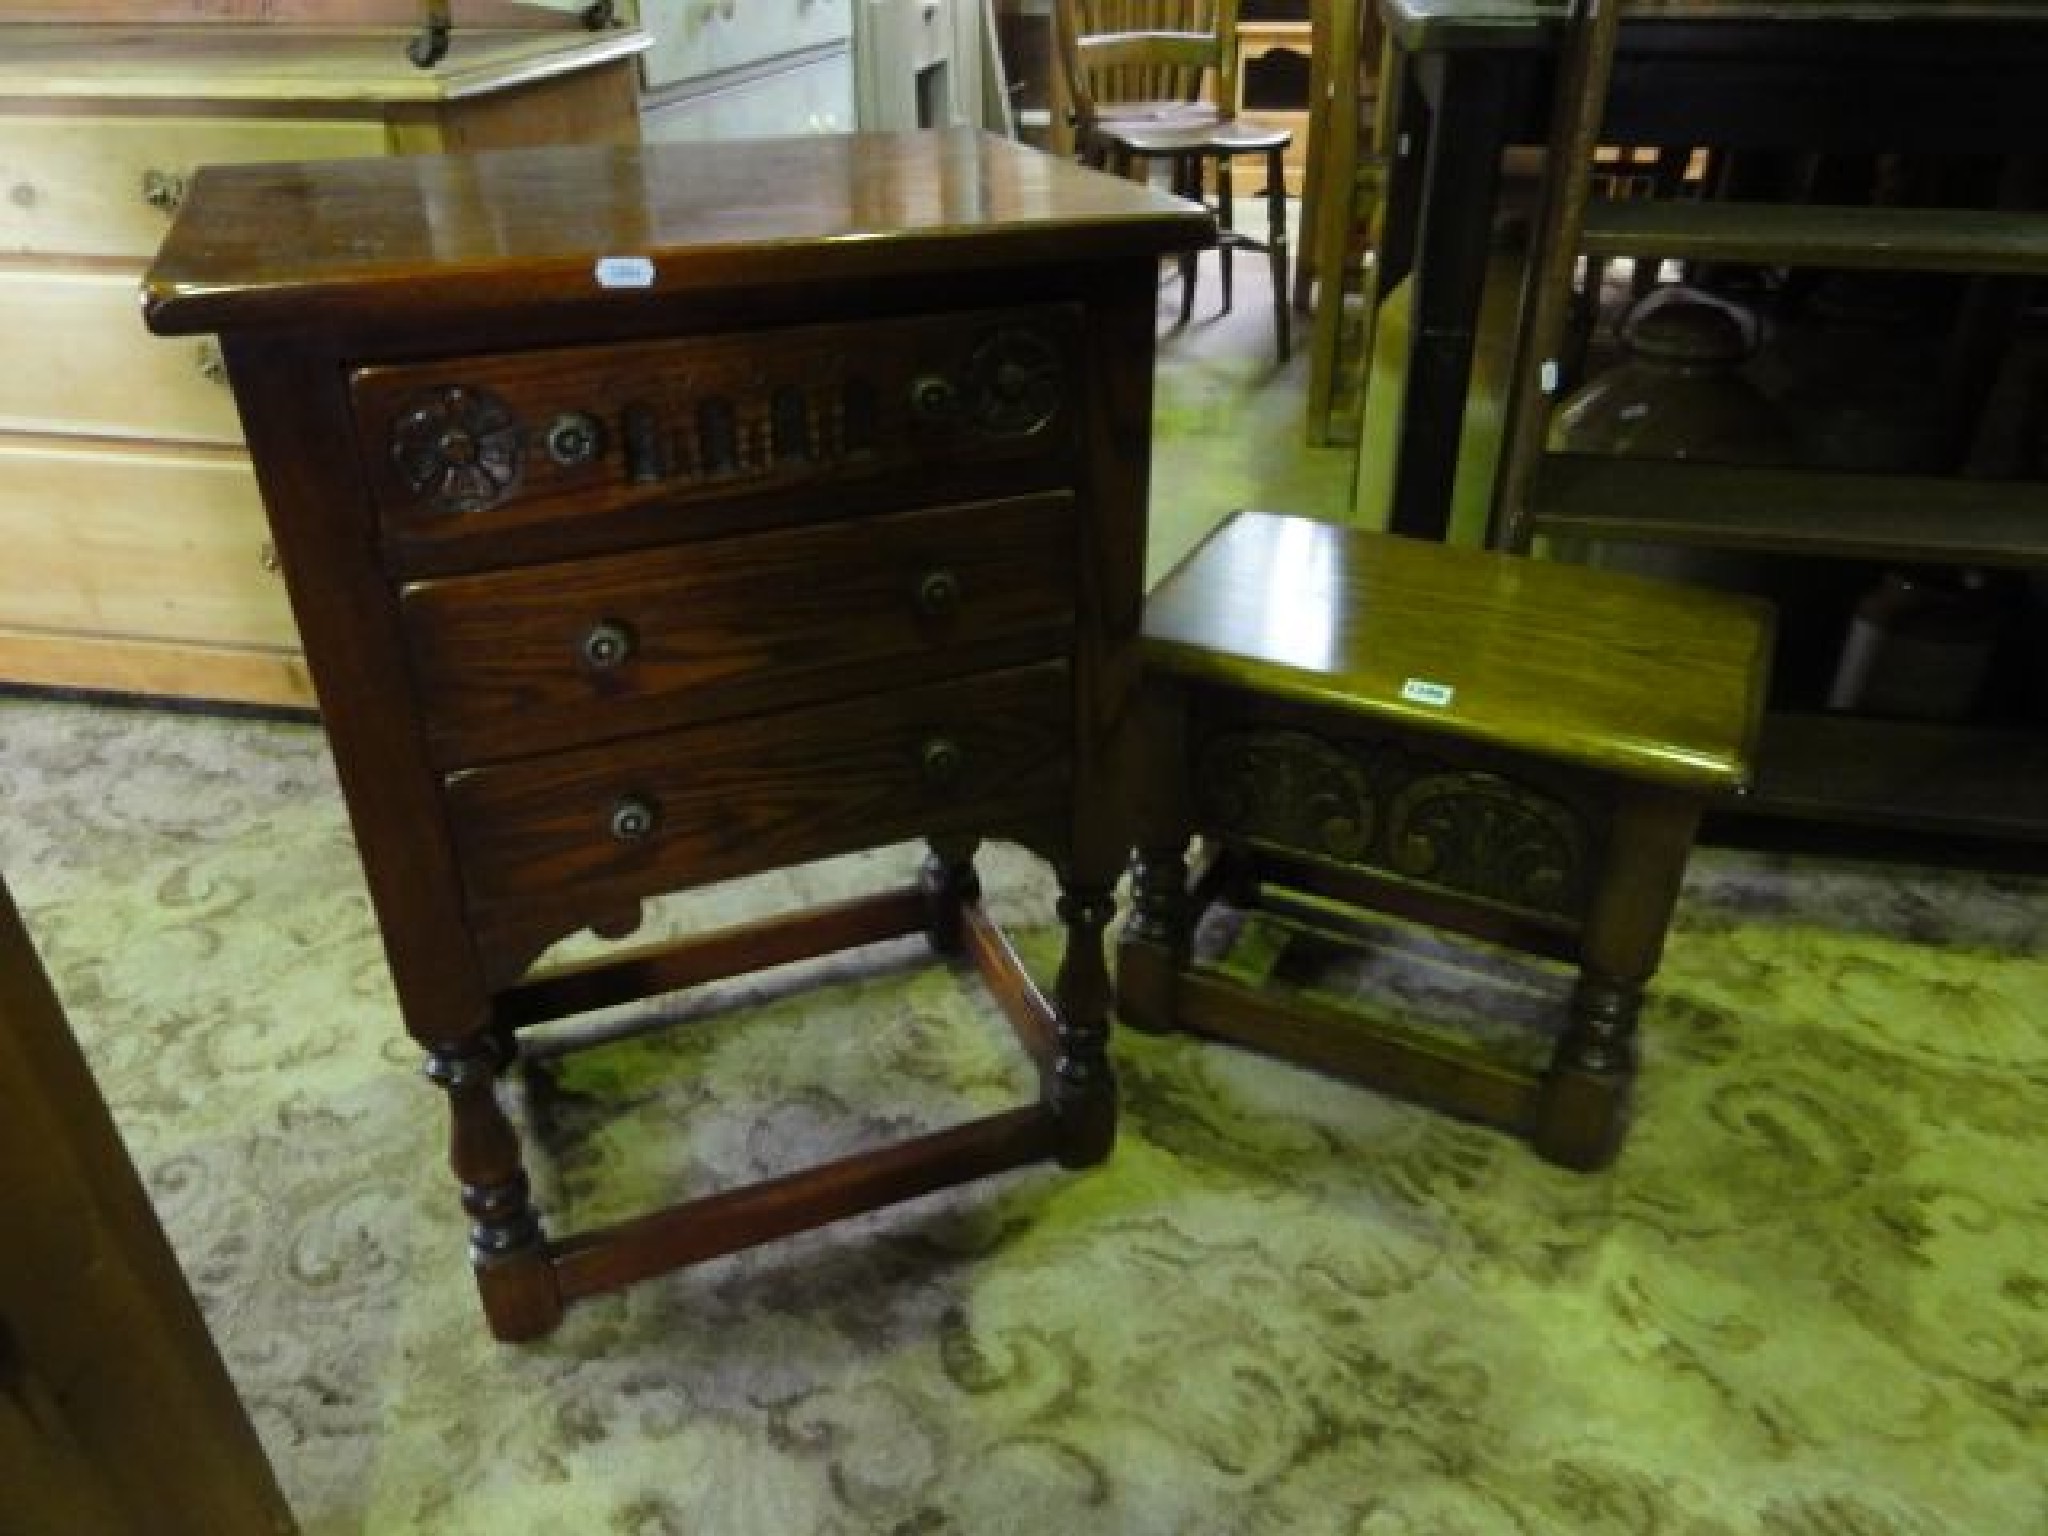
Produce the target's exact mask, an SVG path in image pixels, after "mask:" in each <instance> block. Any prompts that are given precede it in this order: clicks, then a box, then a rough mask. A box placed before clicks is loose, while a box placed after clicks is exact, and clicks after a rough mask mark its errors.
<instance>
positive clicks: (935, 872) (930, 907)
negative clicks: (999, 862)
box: [917, 837, 981, 955]
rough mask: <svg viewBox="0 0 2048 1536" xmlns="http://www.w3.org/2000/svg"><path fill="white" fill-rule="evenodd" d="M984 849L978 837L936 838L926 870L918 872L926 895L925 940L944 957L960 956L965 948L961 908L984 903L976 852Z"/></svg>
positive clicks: (926, 863)
mask: <svg viewBox="0 0 2048 1536" xmlns="http://www.w3.org/2000/svg"><path fill="white" fill-rule="evenodd" d="M980 846H981V839H980V838H976V837H935V838H933V839H932V840H931V853H930V854H929V855H927V856H926V858H925V861H924V867H923V868H922V869H921V870H919V871H918V877H917V884H918V888H919V889H920V890H921V891H923V892H924V910H925V920H924V921H925V938H926V940H927V942H929V943H930V945H931V947H932V948H933V949H934V950H936V951H937V952H938V953H940V954H942V955H957V954H959V953H960V949H961V943H962V939H961V932H960V924H961V909H962V908H963V907H964V906H966V905H967V903H969V902H972V901H979V900H981V876H980V874H978V873H977V872H976V870H975V868H974V853H975V850H976V849H977V848H979V847H980Z"/></svg>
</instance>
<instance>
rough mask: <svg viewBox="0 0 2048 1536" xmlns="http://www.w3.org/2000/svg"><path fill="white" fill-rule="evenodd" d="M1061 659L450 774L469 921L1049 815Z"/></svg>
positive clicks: (1060, 759)
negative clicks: (475, 915) (478, 915)
mask: <svg viewBox="0 0 2048 1536" xmlns="http://www.w3.org/2000/svg"><path fill="white" fill-rule="evenodd" d="M1073 719H1074V709H1073V700H1072V685H1071V682H1070V680H1069V674H1068V671H1067V668H1066V665H1065V664H1064V663H1063V662H1053V663H1047V664H1045V665H1041V666H1034V667H1020V668H1016V669H1013V670H1009V671H1002V672H994V673H988V674H984V675H982V676H977V677H970V678H964V679H961V680H958V681H954V682H949V683H944V684H939V685H936V686H932V687H926V688H915V689H906V690H904V691H903V692H900V693H896V694H886V695H877V696H869V697H863V698H858V699H850V700H845V701H842V702H838V703H833V704H828V705H823V706H820V707H817V708H814V709H806V710H798V711H794V712H791V713H787V714H776V715H761V716H756V717H753V718H749V719H743V720H739V721H734V722H729V723H726V724H721V725H715V726H704V727H700V728H697V729H694V730H684V731H672V732H667V733H664V734H662V735H658V736H648V737H641V738H638V739H635V740H632V741H627V742H621V743H614V744H612V745H609V746H603V747H591V748H586V749H583V750H580V751H575V752H567V753H563V754H560V755H558V756H554V757H547V758H539V759H535V760H532V761H528V762H519V763H508V764H504V765H500V766H497V767H490V768H480V769H474V770H471V771H467V772H463V773H458V774H454V775H452V776H451V777H450V778H449V780H448V783H447V804H448V811H449V818H450V822H451V824H452V826H453V828H454V833H455V840H456V846H457V850H458V854H459V856H460V858H461V861H462V865H463V870H464V876H465V879H466V881H467V886H468V897H469V902H470V905H471V907H472V909H474V910H476V911H479V912H483V911H502V910H504V909H506V908H508V907H521V906H526V907H535V908H541V909H544V910H545V911H546V912H548V913H549V914H553V915H559V914H560V912H561V909H562V906H563V903H564V900H565V899H571V900H573V899H574V896H575V895H577V894H581V895H586V896H589V897H591V898H593V899H600V900H603V901H605V902H616V901H620V900H630V899H638V898H640V897H644V896H652V895H656V894H659V893H660V892H663V891H670V890H678V889H681V888H683V887H685V886H692V885H701V884H706V883H708V882H710V881H714V880H723V879H729V878H732V877H734V876H737V875H742V874H747V873H750V872H752V871H755V870H762V869H770V868H775V867H777V866H780V865H785V864H794V863H800V862H802V861H804V860H807V859H815V858H824V857H826V856H828V855H830V854H835V853H846V852H850V851H851V850H853V849H856V848H866V847H873V846H876V845H879V844H882V843H891V842H899V841H902V840H904V839H906V838H912V837H918V836H923V835H929V834H933V833H938V832H947V831H960V832H972V831H994V830H996V829H997V828H999V827H1000V826H1002V825H1003V824H1005V823H1007V822H1012V821H1015V820H1016V819H1018V818H1020V817H1023V816H1026V815H1029V814H1031V813H1033V812H1035V811H1040V810H1043V809H1045V808H1048V807H1051V806H1054V805H1057V804H1058V802H1059V797H1060V796H1061V794H1062V793H1063V792H1064V790H1065V787H1066V785H1067V784H1068V782H1069V776H1070V763H1071V760H1072V753H1071V750H1070V742H1071V738H1072V732H1073Z"/></svg>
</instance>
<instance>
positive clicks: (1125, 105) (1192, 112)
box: [1093, 100, 1223, 128]
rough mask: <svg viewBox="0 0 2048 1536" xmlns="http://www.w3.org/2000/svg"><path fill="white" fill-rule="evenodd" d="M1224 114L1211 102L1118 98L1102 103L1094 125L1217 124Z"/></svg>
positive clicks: (1099, 105)
mask: <svg viewBox="0 0 2048 1536" xmlns="http://www.w3.org/2000/svg"><path fill="white" fill-rule="evenodd" d="M1222 117H1223V114H1222V113H1221V112H1219V111H1217V109H1216V105H1215V103H1213V102H1208V101H1179V100H1167V101H1118V102H1105V103H1099V104H1098V105H1097V106H1096V108H1095V118H1094V124H1093V126H1095V127H1099V128H1117V127H1121V126H1123V125H1125V124H1128V123H1216V122H1220V121H1221V120H1222Z"/></svg>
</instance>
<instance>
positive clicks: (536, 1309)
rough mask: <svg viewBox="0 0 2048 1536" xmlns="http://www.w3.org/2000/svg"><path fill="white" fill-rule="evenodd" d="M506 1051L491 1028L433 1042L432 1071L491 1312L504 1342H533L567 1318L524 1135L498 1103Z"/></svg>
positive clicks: (473, 1257)
mask: <svg viewBox="0 0 2048 1536" xmlns="http://www.w3.org/2000/svg"><path fill="white" fill-rule="evenodd" d="M498 1062H499V1050H498V1046H497V1043H496V1041H495V1040H493V1039H492V1038H491V1036H490V1035H489V1034H488V1033H485V1034H479V1035H477V1036H475V1037H473V1038H471V1039H468V1040H463V1041H458V1042H455V1043H453V1044H448V1045H438V1046H435V1047H433V1048H432V1049H431V1050H430V1051H429V1052H428V1055H427V1076H428V1077H429V1078H431V1079H432V1080H433V1081H434V1082H435V1083H437V1084H439V1085H440V1087H441V1089H442V1090H443V1091H444V1092H445V1093H446V1094H447V1095H448V1110H449V1116H450V1121H449V1142H448V1164H449V1166H450V1167H451V1168H452V1169H453V1170H454V1171H455V1177H456V1178H457V1179H458V1180H459V1181H460V1183H461V1185H462V1208H463V1209H464V1210H465V1211H467V1212H468V1213H469V1220H470V1228H469V1258H470V1265H471V1267H472V1268H473V1269H474V1270H475V1272H476V1283H477V1290H478V1291H479V1293H481V1295H482V1298H483V1306H484V1316H485V1318H486V1319H487V1320H488V1321H489V1323H490V1328H491V1332H492V1333H493V1334H494V1335H496V1336H497V1337H498V1338H500V1339H507V1340H514V1339H531V1338H537V1337H539V1336H540V1335H541V1334H544V1333H547V1332H548V1331H550V1330H551V1329H552V1328H553V1327H554V1326H555V1325H556V1324H557V1323H558V1322H560V1321H561V1319H562V1297H561V1293H560V1291H559V1290H558V1289H557V1287H556V1284H555V1272H554V1266H553V1265H552V1264H551V1263H550V1262H549V1259H548V1252H547V1244H546V1241H545V1239H544V1238H543V1237H542V1235H541V1228H540V1218H539V1216H537V1215H536V1214H535V1212H534V1209H533V1206H532V1204H531V1203H530V1202H529V1200H528V1198H527V1181H526V1169H525V1168H524V1167H523V1166H522V1165H521V1163H520V1157H519V1134H518V1132H517V1131H515V1130H514V1129H513V1128H512V1122H511V1121H510V1120H508V1119H507V1118H506V1116H505V1110H504V1107H503V1106H502V1105H501V1104H499V1102H498V1092H497V1082H496V1079H497V1072H498Z"/></svg>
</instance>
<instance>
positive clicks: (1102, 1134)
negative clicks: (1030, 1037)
mask: <svg viewBox="0 0 2048 1536" xmlns="http://www.w3.org/2000/svg"><path fill="white" fill-rule="evenodd" d="M1059 915H1060V922H1061V923H1063V924H1064V925H1065V926H1066V930H1067V941H1066V948H1065V949H1064V951H1063V952H1062V953H1061V955H1060V969H1059V975H1058V977H1057V978H1056V979H1055V981H1054V983H1053V1013H1054V1015H1055V1017H1054V1025H1055V1028H1056V1030H1057V1036H1058V1044H1059V1054H1058V1056H1057V1058H1056V1059H1055V1060H1054V1062H1053V1070H1052V1078H1051V1081H1050V1083H1049V1085H1048V1089H1049V1092H1050V1095H1051V1099H1052V1107H1053V1109H1054V1111H1055V1112H1056V1113H1057V1114H1058V1115H1059V1118H1060V1149H1059V1160H1060V1162H1061V1163H1062V1164H1063V1165H1064V1166H1066V1167H1068V1168H1081V1167H1085V1166H1087V1165H1088V1164H1090V1163H1099V1162H1101V1161H1102V1159H1103V1158H1105V1157H1107V1156H1109V1149H1110V1146H1111V1144H1112V1143H1114V1142H1115V1140H1116V1077H1115V1074H1114V1073H1113V1072H1112V1071H1111V1069H1110V1065H1109V1002H1110V985H1109V967H1108V966H1107V965H1106V964H1105V963H1104V959H1103V950H1102V934H1103V930H1104V929H1106V928H1107V927H1108V926H1109V923H1110V919H1111V918H1113V917H1114V916H1115V915H1116V898H1115V897H1114V895H1113V894H1112V893H1111V889H1110V884H1109V882H1108V881H1102V882H1100V883H1096V882H1092V881H1082V880H1080V879H1077V878H1074V877H1073V876H1071V875H1070V874H1068V873H1067V872H1066V871H1062V872H1061V875H1060V901H1059Z"/></svg>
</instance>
